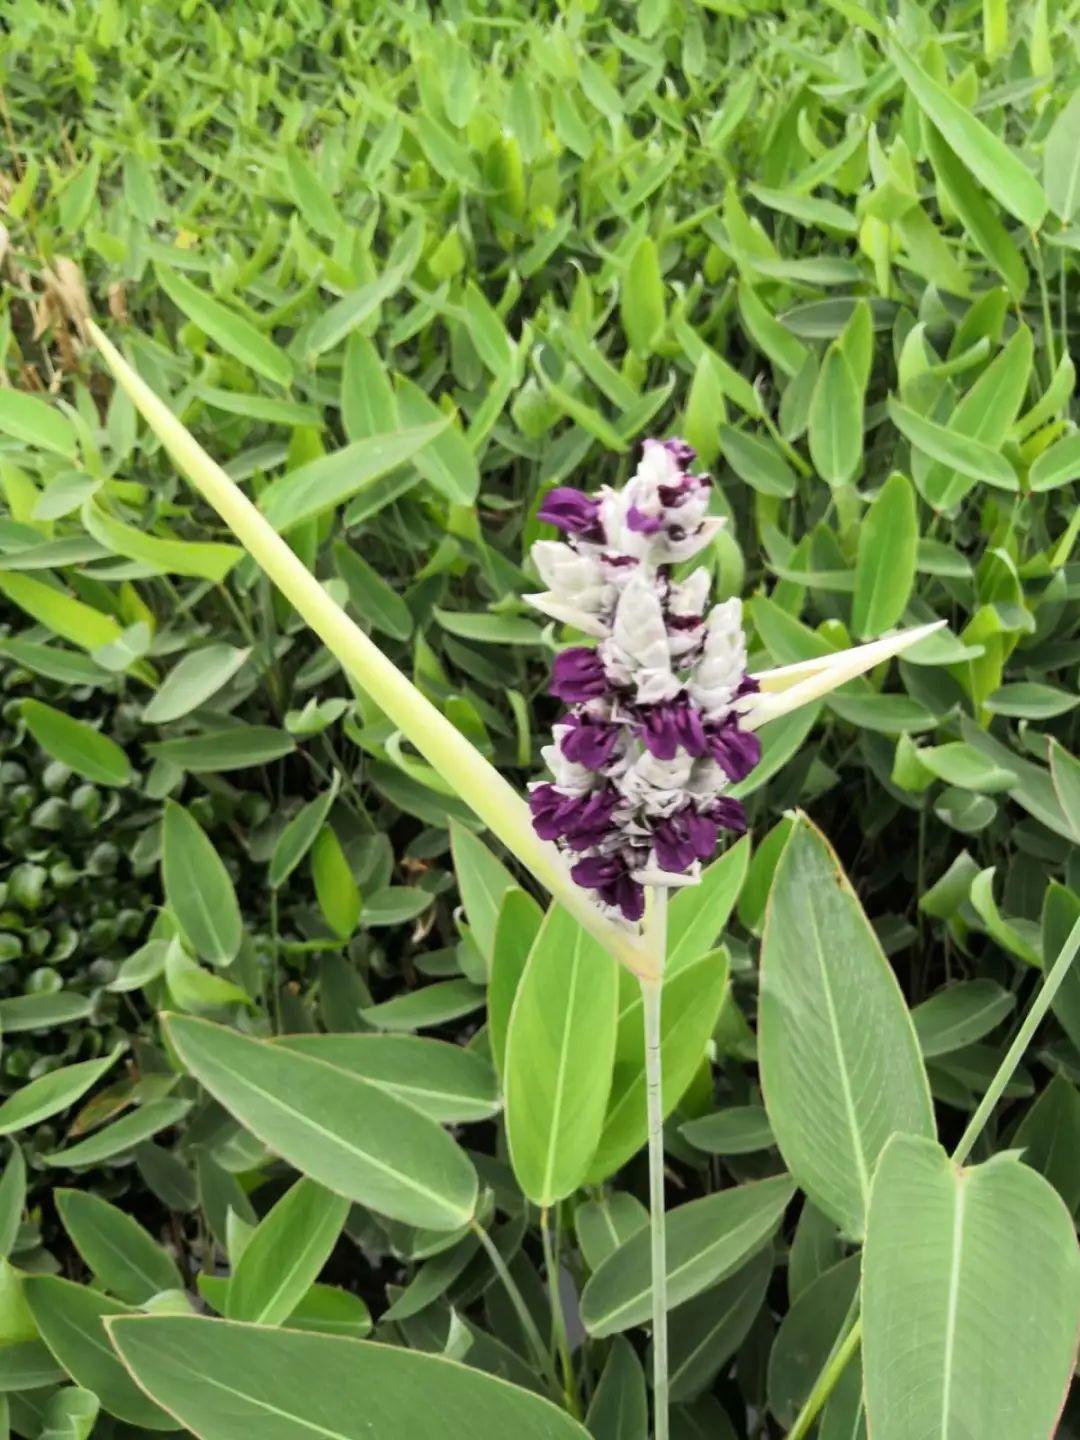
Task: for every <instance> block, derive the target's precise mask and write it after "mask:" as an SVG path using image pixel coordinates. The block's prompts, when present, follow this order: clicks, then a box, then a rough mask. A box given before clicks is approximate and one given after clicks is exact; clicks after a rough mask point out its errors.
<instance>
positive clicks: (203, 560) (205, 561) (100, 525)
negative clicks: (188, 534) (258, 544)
mask: <svg viewBox="0 0 1080 1440" xmlns="http://www.w3.org/2000/svg"><path fill="white" fill-rule="evenodd" d="M79 513H80V516H81V519H82V523H83V526H84V528H85V529H86V531H87V533H88V534H90V535H92V536H93V537H94V539H95V540H96V541H97V542H98V544H99V545H104V547H105V549H106V550H111V551H112V553H113V554H114V555H123V556H125V557H126V558H127V559H128V560H135V561H137V562H138V563H139V564H140V565H145V566H147V567H148V568H149V569H150V570H153V571H154V572H156V573H157V574H159V575H193V576H194V577H195V578H196V579H201V580H211V581H213V583H214V584H215V585H220V584H221V582H222V581H223V580H224V579H225V577H226V575H228V573H229V571H230V570H231V569H232V568H233V566H234V565H235V564H236V562H237V561H238V560H241V559H242V558H243V555H244V552H243V550H242V549H241V548H240V546H239V545H217V544H206V543H197V544H196V543H192V542H190V541H187V540H163V539H161V538H160V536H157V535H147V534H145V533H144V532H143V531H142V530H137V529H136V528H135V526H134V525H125V524H124V523H123V521H122V520H117V519H116V518H115V517H114V516H112V515H109V514H108V513H107V512H106V511H105V510H103V509H102V508H101V506H100V505H99V504H98V502H97V500H96V499H94V498H93V497H91V498H90V499H89V500H86V501H85V502H84V503H83V506H82V509H81V510H80V512H79Z"/></svg>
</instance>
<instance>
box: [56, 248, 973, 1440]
mask: <svg viewBox="0 0 1080 1440" xmlns="http://www.w3.org/2000/svg"><path fill="white" fill-rule="evenodd" d="M62 281H63V283H62V287H61V288H60V289H59V290H58V293H60V294H61V297H62V298H63V299H64V300H65V301H66V303H67V304H68V306H69V308H70V309H71V312H72V315H73V318H74V319H75V320H76V322H77V323H78V324H79V326H80V329H81V332H82V334H83V335H84V336H85V337H86V338H87V339H88V340H90V341H92V343H93V344H94V345H96V347H97V349H98V351H99V352H100V354H101V355H102V357H103V359H104V360H105V363H106V364H107V365H108V367H109V369H110V370H111V371H112V373H113V375H114V377H115V378H116V380H117V382H118V383H119V384H120V385H121V387H122V388H123V389H124V390H125V391H126V392H127V394H128V396H129V397H130V398H131V400H132V402H133V403H134V405H135V407H136V409H137V410H138V411H139V412H140V413H141V414H142V416H143V418H144V419H145V420H146V422H147V424H148V425H149V426H150V428H151V430H152V431H153V432H154V434H155V435H156V436H157V437H158V439H159V440H160V441H161V442H162V444H163V445H164V447H165V449H166V450H167V452H168V454H169V455H170V456H171V458H172V460H173V462H174V464H175V465H176V467H177V469H178V470H179V471H180V473H181V474H183V475H184V476H185V477H186V478H187V479H188V480H189V481H190V482H191V483H192V485H193V486H194V487H195V488H196V489H197V490H198V491H199V492H200V494H202V495H203V496H204V498H205V499H206V500H207V501H208V502H209V503H210V505H211V506H213V508H214V509H215V510H216V511H217V513H218V514H219V515H220V516H221V518H222V519H223V520H224V521H225V523H226V524H227V525H228V526H229V528H230V529H231V530H232V532H233V533H234V535H235V536H236V537H237V539H238V540H239V541H240V542H241V544H242V545H243V546H244V547H245V548H246V549H247V551H248V552H249V554H250V555H251V556H252V558H253V559H254V560H255V561H256V563H257V564H258V565H259V566H260V567H261V568H262V570H263V571H264V572H265V574H266V575H267V576H268V577H269V578H270V580H271V581H272V582H273V583H274V584H275V585H276V586H277V587H278V589H279V590H280V591H281V592H282V594H283V595H284V596H285V597H286V599H287V600H288V601H289V602H290V604H292V605H293V607H294V608H295V609H296V611H297V612H298V614H300V615H301V616H302V618H303V619H304V620H305V621H306V622H307V624H308V625H309V626H310V627H311V629H312V630H313V631H314V632H315V633H316V634H317V635H318V636H319V637H320V639H321V640H322V641H323V643H324V644H325V645H326V646H327V648H328V649H329V650H330V652H331V653H332V654H333V655H334V656H335V657H336V658H337V660H338V661H339V663H340V664H341V665H342V667H343V669H344V670H345V671H346V673H347V674H349V675H350V677H351V678H352V679H353V680H354V681H355V682H356V684H357V685H358V686H359V687H360V688H361V689H362V690H364V691H365V692H366V693H367V694H368V695H369V696H370V697H371V698H372V699H373V700H374V701H375V703H376V704H377V705H379V706H380V708H381V709H382V710H383V711H384V712H385V713H386V714H387V715H388V716H389V718H390V719H391V720H392V721H393V723H394V724H395V725H397V727H398V728H399V729H400V731H401V732H402V734H403V735H404V736H405V737H406V738H407V739H408V740H409V741H410V742H411V743H412V744H413V745H415V747H416V748H417V750H418V751H419V752H420V753H421V754H422V755H423V756H424V757H425V758H426V759H427V760H428V762H429V763H430V764H431V765H432V767H433V768H434V769H435V770H436V771H437V773H438V774H439V775H440V776H441V777H442V778H443V779H444V780H445V781H447V782H448V783H449V784H450V785H451V786H452V787H453V788H454V789H455V791H456V792H457V793H458V794H460V796H461V798H462V799H463V800H464V801H465V803H466V804H468V805H469V806H470V807H471V808H472V809H473V810H474V812H475V813H476V814H477V815H478V817H479V818H480V819H481V820H482V821H483V822H484V824H485V825H487V826H488V827H489V828H490V829H491V831H492V832H493V833H494V834H495V835H497V836H498V838H499V839H500V840H501V841H502V842H503V843H504V844H505V845H506V846H507V848H508V849H509V850H510V851H511V852H512V853H513V854H514V855H515V856H516V858H517V859H518V861H519V862H520V863H521V864H522V865H523V866H524V867H525V868H526V869H527V870H529V871H530V872H531V873H532V875H533V876H534V877H535V878H536V879H537V880H538V881H539V882H540V884H541V885H543V886H544V887H545V889H547V890H548V892H549V893H550V894H551V896H552V897H553V899H555V900H556V901H557V902H558V903H559V904H560V905H562V906H563V907H564V908H565V909H566V910H567V911H569V913H570V914H572V915H573V916H574V917H575V918H576V919H577V920H578V921H579V922H580V923H581V924H582V925H583V926H584V927H585V928H586V929H587V930H588V931H589V933H590V934H592V935H594V936H595V937H596V938H597V939H598V940H599V941H600V942H601V944H602V945H603V946H604V947H605V949H606V950H607V951H608V953H609V954H610V955H611V956H612V958H613V959H615V960H616V961H618V963H620V964H621V965H624V966H625V967H626V968H627V969H629V970H630V971H631V973H633V974H634V975H635V976H636V977H637V979H638V980H639V982H640V983H641V985H642V998H643V1013H644V1029H645V1067H646V1093H647V1104H648V1122H649V1123H648V1135H649V1177H650V1212H651V1216H650V1220H651V1233H652V1267H653V1331H654V1334H653V1341H654V1356H655V1374H654V1404H655V1421H654V1425H655V1436H656V1440H667V1437H668V1415H667V1410H668V1406H667V1394H668V1378H667V1331H666V1325H667V1319H666V1316H667V1299H666V1278H667V1263H666V1253H665V1227H664V1145H663V1120H664V1099H663V1089H662V1067H661V991H662V984H663V975H664V967H665V958H666V948H667V946H666V909H667V896H668V891H669V890H670V889H672V888H673V887H676V886H679V885H685V884H693V883H694V882H695V881H696V880H697V878H698V876H699V874H700V871H701V865H702V863H703V861H704V860H706V859H707V858H708V857H709V855H710V854H711V853H712V852H713V850H714V848H715V847H716V844H717V842H718V839H719V836H720V834H721V832H723V831H728V832H738V831H740V830H741V829H743V828H745V817H744V815H743V813H742V808H741V806H740V805H739V804H738V802H737V801H736V800H734V799H733V798H732V797H731V796H730V795H727V794H725V793H724V792H725V791H726V789H727V788H728V786H729V785H730V784H731V783H733V782H734V781H735V780H737V779H738V778H741V777H742V776H744V775H745V774H747V773H748V771H749V770H750V769H751V768H752V767H753V765H755V764H756V763H757V760H758V758H759V755H760V746H759V744H758V741H757V738H756V734H755V732H756V731H757V730H758V729H760V727H761V726H762V725H764V724H765V723H766V722H768V721H769V720H773V719H777V718H779V717H780V716H782V715H785V714H787V713H789V712H790V711H792V710H795V709H797V708H798V707H800V706H801V705H804V704H807V703H809V702H810V701H813V700H816V699H819V698H820V697H821V696H822V695H825V694H827V693H828V692H829V691H831V690H834V689H835V688H836V687H837V686H839V685H843V684H845V683H847V682H848V681H849V680H852V679H854V678H855V677H856V676H858V675H861V674H863V673H864V672H865V671H867V670H869V669H871V668H873V667H874V666H876V665H878V664H881V663H882V662H883V661H885V660H887V659H889V658H890V657H891V656H893V655H896V654H899V653H900V652H901V651H902V650H905V649H907V648H908V647H909V646H910V645H912V644H914V643H916V642H917V641H919V640H921V639H923V638H924V636H926V635H927V634H929V633H930V631H932V630H935V629H937V628H938V626H937V624H933V625H926V626H921V627H919V628H917V629H914V630H909V631H905V632H902V633H900V634H897V635H892V636H888V637H886V638H884V639H882V640H878V641H874V642H872V643H870V644H868V645H861V646H857V647H855V648H854V649H851V650H845V651H839V652H837V653H835V654H832V655H827V656H824V657H822V658H820V659H815V660H811V661H806V662H801V663H799V664H796V665H789V666H784V667H781V668H780V669H776V670H771V671H765V672H762V673H759V674H756V675H751V676H748V675H747V674H746V673H745V666H746V648H745V640H744V638H743V633H742V626H741V605H740V602H739V601H737V600H729V601H727V602H726V603H724V604H720V605H712V606H709V604H708V599H709V596H708V589H709V580H708V571H707V570H706V569H704V568H700V567H699V568H698V569H697V570H693V571H691V573H690V574H689V575H685V576H682V575H681V571H680V567H682V566H683V565H684V563H685V562H687V561H689V560H691V559H692V558H693V556H694V555H696V554H697V553H698V552H699V551H700V550H702V549H703V548H704V547H705V546H706V545H707V544H708V543H709V541H710V540H711V538H712V536H713V534H714V533H715V530H716V528H717V527H718V525H719V524H720V523H721V522H720V521H718V520H716V519H714V518H712V517H710V516H709V515H708V513H707V512H708V496H709V486H708V481H707V479H706V478H705V477H703V476H700V475H695V474H693V473H692V471H691V469H690V463H691V461H692V452H690V451H689V448H688V447H686V446H684V445H682V444H681V442H678V441H668V442H660V441H652V442H646V447H645V453H644V456H643V459H642V463H641V466H640V467H639V469H638V471H637V472H636V474H635V475H634V477H633V478H632V479H631V481H630V482H629V483H628V484H627V485H626V486H625V487H624V488H623V489H622V490H621V491H616V490H604V491H602V492H601V494H600V495H599V496H597V497H590V496H587V495H583V494H581V492H578V491H571V490H561V491H559V490H557V491H554V492H552V493H551V494H550V495H549V496H548V497H547V499H546V501H545V505H544V509H543V511H542V512H541V513H542V516H543V518H544V519H546V520H549V521H551V522H552V523H553V524H555V525H556V526H557V527H558V528H560V529H561V530H562V532H563V535H564V539H563V540H562V541H553V542H546V543H543V542H542V543H541V544H540V545H538V546H536V547H534V558H535V561H536V565H537V568H538V570H539V572H540V574H541V577H542V578H543V580H544V583H545V584H546V585H547V587H548V588H547V590H545V591H544V592H543V593H542V594H539V595H536V596H533V597H531V598H532V602H533V604H535V605H536V606H538V608H540V609H542V610H544V611H545V612H546V613H547V614H548V615H549V616H551V617H552V618H554V619H556V620H558V621H560V622H562V623H565V624H567V625H570V626H571V627H573V628H575V629H577V630H578V631H579V632H581V633H582V634H584V635H585V636H587V637H589V638H591V639H592V640H595V642H596V644H595V646H583V645H582V646H571V647H570V648H569V649H566V650H563V651H562V652H560V654H559V655H558V656H557V658H556V661H555V666H554V675H553V685H552V688H553V690H554V692H555V693H556V694H557V695H559V696H560V698H562V699H563V701H564V702H565V703H566V705H567V713H566V715H565V716H564V717H563V718H562V720H561V721H560V723H559V725H558V726H556V733H555V736H554V740H553V744H552V745H551V746H549V747H548V748H547V750H546V751H545V759H546V760H547V762H548V764H549V767H550V769H551V778H550V780H545V781H541V782H539V783H537V784H536V785H534V786H533V787H532V789H531V791H530V795H529V799H528V803H526V801H525V799H524V798H523V797H522V796H521V795H519V794H518V792H517V791H515V790H514V789H513V787H512V786H511V785H510V784H509V783H508V782H507V781H506V779H505V778H504V777H503V776H502V775H501V774H500V773H499V771H498V770H496V769H495V767H494V766H492V765H491V764H490V763H489V762H488V761H487V760H485V759H484V757H483V756H482V755H481V754H480V753H479V752H478V751H477V750H476V749H475V747H474V746H473V745H471V744H470V742H469V741H468V740H467V739H466V738H465V736H464V735H462V733H461V732H460V731H459V730H458V729H457V728H456V727H455V726H454V725H453V724H451V723H450V721H448V720H447V719H446V717H445V716H444V715H443V714H442V713H441V711H439V710H438V709H437V708H436V707H435V706H434V705H433V704H432V703H431V702H430V701H429V700H428V699H427V698H426V697H425V696H424V695H423V694H422V693H421V692H420V691H419V690H417V689H416V687H415V686H414V685H413V684H412V683H411V682H410V681H409V680H408V679H407V677H406V676H405V675H404V674H402V672H401V671H400V670H398V669H397V667H396V666H395V665H394V664H393V663H392V662H391V661H390V660H389V659H388V658H387V657H386V656H385V655H384V654H383V653H382V651H381V650H379V648H378V647H377V646H376V645H375V644H374V643H373V642H372V641H371V640H370V638H369V637H368V636H367V635H366V634H365V633H364V631H363V630H361V629H360V627H359V626H357V625H356V624H355V623H354V622H353V621H352V620H351V619H350V618H349V616H348V615H347V614H346V613H345V611H344V610H343V609H342V608H341V607H340V606H339V605H338V604H337V603H336V602H335V601H334V600H333V598H332V597H331V596H330V595H329V594H328V593H327V591H326V590H325V589H324V588H323V587H322V585H321V584H320V583H319V581H318V580H317V579H316V578H315V576H313V575H312V574H311V573H310V571H309V570H308V569H307V568H306V567H305V566H304V565H303V563H302V562H301V561H300V560H299V558H298V557H297V556H296V555H295V553H294V552H293V551H292V549H291V548H290V547H289V545H288V544H287V543H286V542H285V540H283V539H282V537H281V536H280V535H279V534H278V533H277V532H276V531H275V530H274V528H273V527H272V526H271V525H270V523H269V522H268V521H267V519H266V517H265V516H264V515H263V514H262V513H261V512H260V511H259V509H258V508H257V507H256V506H255V505H254V504H252V502H251V501H250V500H249V499H248V498H247V496H246V495H244V493H243V492H242V491H241V490H240V489H239V487H238V486H237V485H236V484H235V482H234V481H233V480H232V479H231V478H230V477H229V476H228V475H227V474H226V472H225V471H224V470H223V469H222V468H221V466H220V465H218V464H217V462H216V461H214V460H213V459H212V458H211V457H210V456H209V455H208V454H207V453H206V451H205V450H203V449H202V447H201V446H200V445H199V444H198V442H197V441H196V440H195V439H194V437H193V436H192V435H191V434H190V433H189V432H188V431H187V430H186V429H185V428H184V426H183V425H182V424H181V423H180V421H179V420H177V419H176V417H175V416H174V415H173V414H172V413H171V412H170V411H169V409H168V407H167V406H166V405H164V404H163V402H162V401H161V400H159V399H158V397H157V396H156V395H155V394H154V392H153V391H152V390H151V389H150V388H149V386H147V385H146V384H145V383H144V382H143V380H142V379H141V378H140V377H139V375H138V374H137V373H136V372H135V371H134V370H133V369H132V367H131V366H130V365H129V364H128V362H127V361H126V360H125V359H124V357H123V356H122V355H121V354H120V352H119V351H118V350H117V349H116V347H115V346H114V345H112V344H111V342H110V341H109V340H108V338H107V337H106V336H105V334H104V333H103V332H102V331H101V330H100V329H99V327H98V326H97V325H96V324H95V323H94V322H93V320H92V319H91V318H90V317H89V314H88V313H87V310H86V306H85V300H84V299H83V297H82V295H81V289H80V287H79V285H78V283H77V277H76V276H73V275H71V274H67V273H66V274H65V275H64V276H63V277H62ZM940 623H944V622H940ZM642 922H644V923H642Z"/></svg>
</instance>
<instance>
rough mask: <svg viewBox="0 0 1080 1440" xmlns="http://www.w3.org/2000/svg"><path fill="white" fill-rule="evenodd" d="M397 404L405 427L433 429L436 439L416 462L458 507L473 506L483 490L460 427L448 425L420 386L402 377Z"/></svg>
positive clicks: (434, 486) (438, 489) (469, 448)
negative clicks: (478, 493)
mask: <svg viewBox="0 0 1080 1440" xmlns="http://www.w3.org/2000/svg"><path fill="white" fill-rule="evenodd" d="M397 403H398V409H399V411H400V414H401V422H402V424H403V425H408V426H415V427H417V428H420V429H427V428H428V427H431V435H432V436H434V438H433V439H429V441H428V442H426V443H425V445H424V447H423V448H422V449H420V450H418V451H417V453H416V456H415V460H414V463H415V465H416V468H417V470H419V471H420V474H421V475H423V477H424V479H425V480H426V481H427V482H428V484H429V485H431V486H432V487H433V488H434V489H435V490H437V491H438V492H439V494H440V495H442V496H443V498H444V499H446V500H449V501H450V502H451V504H454V505H471V504H472V503H473V501H475V499H476V496H477V492H478V491H479V489H480V471H479V468H478V466H477V463H476V457H475V456H474V455H473V452H472V449H471V447H470V445H469V442H468V441H467V440H466V438H465V436H464V435H463V434H462V433H461V431H460V429H459V428H458V427H457V425H454V424H448V423H447V417H446V415H445V413H444V412H443V411H442V410H440V409H439V407H438V405H436V404H435V403H434V401H432V400H431V399H429V398H428V396H427V395H425V394H424V392H423V390H421V389H420V387H419V385H416V384H414V383H413V381H411V380H408V379H406V378H405V377H404V376H399V377H398V380H397Z"/></svg>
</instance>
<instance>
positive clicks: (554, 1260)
mask: <svg viewBox="0 0 1080 1440" xmlns="http://www.w3.org/2000/svg"><path fill="white" fill-rule="evenodd" d="M557 1213H558V1212H556V1214H557ZM550 1222H551V1212H550V1210H548V1209H547V1207H546V1206H545V1208H544V1209H543V1210H541V1211H540V1235H541V1238H542V1240H543V1243H544V1269H545V1270H546V1272H547V1282H548V1303H549V1304H550V1306H551V1336H552V1343H553V1347H554V1349H555V1350H556V1351H557V1353H558V1356H559V1364H560V1366H561V1368H562V1377H563V1395H564V1397H565V1400H566V1408H567V1409H568V1410H569V1412H570V1414H571V1415H573V1416H574V1418H575V1419H578V1420H580V1418H581V1406H580V1404H579V1403H578V1394H577V1384H576V1382H575V1380H574V1362H573V1360H572V1359H571V1358H570V1337H569V1336H568V1335H567V1333H566V1316H565V1314H564V1313H563V1304H562V1293H561V1291H560V1288H559V1271H560V1263H559V1251H560V1246H559V1241H558V1233H557V1231H556V1233H555V1234H554V1235H553V1234H552V1226H551V1223H550Z"/></svg>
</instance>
